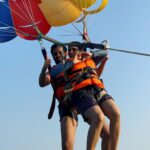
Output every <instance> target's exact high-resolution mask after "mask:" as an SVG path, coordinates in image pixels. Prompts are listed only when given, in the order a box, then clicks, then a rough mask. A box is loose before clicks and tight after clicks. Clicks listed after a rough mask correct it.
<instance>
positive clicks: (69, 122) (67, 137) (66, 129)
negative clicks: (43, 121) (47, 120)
mask: <svg viewBox="0 0 150 150" xmlns="http://www.w3.org/2000/svg"><path fill="white" fill-rule="evenodd" d="M76 128H77V121H76V120H75V119H73V118H71V117H68V116H64V117H63V118H62V120H61V139H62V150H73V147H74V140H75V133H76Z"/></svg>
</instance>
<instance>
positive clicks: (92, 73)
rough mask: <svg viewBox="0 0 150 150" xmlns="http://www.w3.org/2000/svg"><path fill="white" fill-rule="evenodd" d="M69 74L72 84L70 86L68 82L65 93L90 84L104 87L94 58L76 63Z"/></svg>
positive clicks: (69, 80)
mask: <svg viewBox="0 0 150 150" xmlns="http://www.w3.org/2000/svg"><path fill="white" fill-rule="evenodd" d="M67 74H68V83H69V82H71V84H70V85H69V86H70V87H69V86H68V85H67V83H66V85H65V87H64V88H65V89H64V90H65V93H68V92H73V91H76V90H79V89H81V88H84V87H86V86H89V85H96V86H97V87H99V88H104V85H103V83H102V82H101V81H100V80H99V79H98V76H97V72H96V64H95V62H94V61H93V60H92V59H86V60H85V61H81V62H78V63H76V64H74V65H73V66H72V68H71V69H70V70H69V71H68V72H67ZM67 86H68V87H67Z"/></svg>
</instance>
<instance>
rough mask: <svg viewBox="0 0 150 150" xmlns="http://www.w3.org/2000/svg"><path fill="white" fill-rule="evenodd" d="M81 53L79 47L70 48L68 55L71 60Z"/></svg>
mask: <svg viewBox="0 0 150 150" xmlns="http://www.w3.org/2000/svg"><path fill="white" fill-rule="evenodd" d="M79 53H80V50H79V49H78V47H77V46H69V47H68V55H69V57H70V58H75V56H76V55H78V54H79Z"/></svg>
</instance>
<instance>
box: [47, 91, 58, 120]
mask: <svg viewBox="0 0 150 150" xmlns="http://www.w3.org/2000/svg"><path fill="white" fill-rule="evenodd" d="M55 103H56V97H55V92H54V94H53V99H52V103H51V106H50V109H49V112H48V119H51V118H52V116H53V113H54V110H55Z"/></svg>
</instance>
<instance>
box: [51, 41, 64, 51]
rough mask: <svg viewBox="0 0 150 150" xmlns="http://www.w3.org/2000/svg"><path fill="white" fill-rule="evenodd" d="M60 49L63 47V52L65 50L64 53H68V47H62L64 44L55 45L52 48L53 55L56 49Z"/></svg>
mask: <svg viewBox="0 0 150 150" xmlns="http://www.w3.org/2000/svg"><path fill="white" fill-rule="evenodd" d="M59 47H62V48H63V50H64V52H67V47H66V46H64V45H62V44H56V43H55V44H53V45H52V46H51V53H53V51H54V49H55V48H59Z"/></svg>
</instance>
